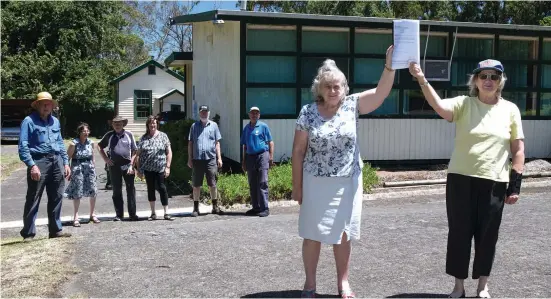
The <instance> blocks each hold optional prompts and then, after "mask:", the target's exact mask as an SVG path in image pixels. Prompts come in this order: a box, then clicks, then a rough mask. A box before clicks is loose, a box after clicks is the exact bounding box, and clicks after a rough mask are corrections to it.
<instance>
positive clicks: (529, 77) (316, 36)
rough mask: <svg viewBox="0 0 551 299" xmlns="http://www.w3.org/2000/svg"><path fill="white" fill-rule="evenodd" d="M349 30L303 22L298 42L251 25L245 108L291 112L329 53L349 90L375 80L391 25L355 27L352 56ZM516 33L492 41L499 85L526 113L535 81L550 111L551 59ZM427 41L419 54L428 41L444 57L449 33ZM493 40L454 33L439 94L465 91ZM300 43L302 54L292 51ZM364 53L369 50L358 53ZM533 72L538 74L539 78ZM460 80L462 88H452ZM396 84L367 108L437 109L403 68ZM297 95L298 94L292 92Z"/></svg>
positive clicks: (550, 52) (547, 45)
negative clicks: (501, 72) (502, 79)
mask: <svg viewBox="0 0 551 299" xmlns="http://www.w3.org/2000/svg"><path fill="white" fill-rule="evenodd" d="M349 35H350V33H349V30H348V28H333V29H332V30H328V31H315V29H313V28H308V27H303V28H302V36H301V41H302V42H301V43H300V45H298V42H297V32H296V27H295V26H277V29H273V28H271V27H264V28H260V29H259V28H257V27H254V26H253V27H251V28H248V29H247V37H246V47H247V51H249V52H248V53H247V56H246V66H245V70H244V71H245V72H246V82H245V87H246V105H247V107H250V106H260V107H262V108H261V109H262V111H263V115H270V114H271V115H296V113H298V111H297V104H298V103H300V106H303V105H304V104H307V103H310V102H312V95H311V92H310V89H309V86H310V85H311V83H312V80H313V78H314V77H315V75H316V73H317V69H318V68H319V67H320V66H321V64H322V62H323V60H324V59H326V58H331V59H333V60H335V62H336V64H337V66H338V67H339V68H340V69H341V70H342V71H343V73H344V74H345V76H346V77H347V79H348V81H349V84H350V85H351V86H352V87H355V88H356V89H355V90H351V93H353V92H359V91H362V90H365V89H368V88H372V87H374V86H376V84H377V83H378V81H379V78H380V76H381V72H382V70H383V68H384V63H385V60H384V54H385V53H386V49H387V47H388V45H390V44H391V43H392V35H391V34H390V33H389V31H386V32H384V31H381V30H371V31H369V32H367V31H365V30H356V32H355V40H354V43H353V45H352V46H353V47H354V54H351V55H349V54H350V51H349V47H350V41H349ZM514 38H515V37H506V36H499V40H498V41H497V42H498V43H499V44H498V47H497V49H498V52H499V55H498V57H497V58H498V59H502V60H503V59H505V60H503V63H504V67H505V71H506V74H507V77H508V81H507V83H506V87H505V91H507V90H508V89H509V90H510V91H507V92H504V94H503V96H504V98H506V99H508V100H511V101H513V102H515V103H517V105H518V106H519V109H520V110H521V112H522V113H523V115H527V116H528V115H529V116H532V115H536V110H537V109H538V107H537V96H538V93H536V92H534V90H535V88H536V87H537V86H538V83H539V85H540V87H541V88H543V90H542V92H541V93H540V113H539V115H541V116H551V64H545V63H544V64H540V63H538V62H537V61H535V59H538V40H537V38H534V39H521V40H515V39H514ZM426 42H427V38H426V36H424V35H422V36H421V56H423V55H425V46H426V49H427V50H426V57H430V58H431V59H438V58H441V59H449V55H450V53H451V52H452V50H451V49H450V48H451V45H450V43H449V41H448V34H447V33H446V34H438V33H431V35H430V38H429V42H428V44H427V43H426ZM495 42H496V41H495V39H494V37H493V35H486V36H484V35H463V36H461V35H458V37H457V42H456V44H455V47H454V50H453V56H454V58H453V60H452V65H451V70H450V81H449V82H433V86H434V87H435V88H436V89H438V93H439V94H440V96H441V97H442V98H449V97H453V96H456V95H459V94H466V93H467V92H466V87H465V85H466V84H467V80H468V77H469V74H470V73H471V72H472V70H473V69H474V68H475V67H476V64H477V62H478V61H479V60H481V59H484V58H494V55H493V54H494V51H495V50H496V47H495V45H494V43H495ZM299 46H300V52H301V53H302V54H300V55H299V54H297V53H296V52H297V49H299ZM542 48H543V51H542V55H541V56H542V57H541V58H542V59H543V60H548V61H549V60H551V41H547V40H546V41H545V42H544V44H543V45H542ZM262 52H266V53H262ZM277 52H280V53H277ZM364 54H365V55H367V56H363V57H362V56H360V57H358V56H357V55H364ZM509 59H510V60H509ZM512 60H521V61H518V62H515V61H512ZM538 73H540V74H541V78H540V81H539V82H538ZM360 86H361V89H359V87H360ZM462 87H463V88H464V89H465V91H458V90H457V89H463V88H462ZM297 88H298V89H299V90H297ZM393 88H394V89H393V90H392V92H391V93H390V95H389V96H388V98H387V99H386V100H385V102H384V104H383V105H382V106H381V107H379V109H377V110H376V111H374V112H373V113H372V115H378V116H385V115H388V116H394V115H434V111H433V110H432V108H431V107H430V106H429V105H428V104H427V103H426V101H425V99H424V98H423V96H422V94H421V92H420V89H419V87H418V84H417V83H416V82H415V81H414V80H413V78H412V77H411V75H410V74H409V72H408V70H399V71H397V72H396V76H395V81H394V86H393ZM546 89H549V90H546ZM297 91H298V93H297ZM299 95H300V99H297V96H299ZM297 101H298V103H297Z"/></svg>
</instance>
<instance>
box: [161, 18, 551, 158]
mask: <svg viewBox="0 0 551 299" xmlns="http://www.w3.org/2000/svg"><path fill="white" fill-rule="evenodd" d="M171 23H172V24H173V25H178V24H191V25H192V26H193V52H175V53H173V55H171V56H170V57H169V58H167V60H165V64H166V65H167V66H185V68H186V83H187V85H188V86H187V87H188V89H187V90H189V91H191V92H188V93H186V99H187V107H186V109H187V110H186V111H189V109H192V110H193V111H195V110H197V109H196V108H197V107H198V105H201V104H206V105H209V107H210V108H211V111H212V112H211V115H212V116H214V115H215V114H219V115H220V122H219V123H220V130H221V132H222V135H223V140H222V150H223V155H224V156H226V157H228V158H230V159H232V160H234V161H237V162H239V161H240V160H241V157H240V144H239V143H240V135H241V131H242V128H243V126H244V125H245V124H247V123H248V115H247V112H248V109H249V107H251V106H258V107H259V108H260V110H261V119H262V121H264V122H266V123H267V124H268V125H269V126H270V129H271V131H272V134H273V138H274V142H275V144H276V146H275V149H276V150H275V153H274V158H275V159H276V161H277V160H279V159H280V158H282V157H286V158H290V157H291V150H292V143H293V136H294V128H295V121H296V118H297V116H298V113H299V111H300V108H301V107H302V106H303V105H304V104H306V103H309V102H311V101H312V98H311V97H312V96H311V93H310V91H309V89H310V85H311V82H312V80H313V78H314V75H315V73H316V70H317V68H318V67H319V66H320V65H321V62H322V61H323V60H324V59H325V58H332V59H334V60H335V61H336V63H337V65H338V66H339V68H341V70H342V71H343V72H344V73H345V75H346V76H347V78H348V81H349V85H350V89H351V93H352V92H359V91H362V90H365V89H369V88H373V87H375V86H376V85H377V82H378V79H379V77H380V74H381V72H382V69H383V66H384V58H385V51H386V49H387V47H388V46H389V45H390V44H391V43H392V19H384V18H365V17H346V16H321V15H305V14H287V13H264V12H250V11H224V10H215V11H209V12H205V13H199V14H191V15H184V16H178V17H175V18H173V19H172V20H171ZM429 25H430V32H429ZM420 29H421V53H425V43H426V41H427V36H429V43H428V46H427V51H426V52H427V54H426V61H427V63H429V62H430V61H435V60H445V61H449V60H450V58H453V59H452V62H451V68H450V69H448V70H446V71H447V72H449V79H446V80H443V81H434V80H433V81H431V80H429V81H430V82H431V84H432V86H433V87H434V88H435V89H436V90H437V92H438V93H440V96H442V97H444V98H448V97H453V96H456V95H461V94H467V87H466V81H467V78H468V74H469V73H470V72H471V71H472V70H473V69H474V68H475V66H476V63H477V62H478V61H481V60H483V59H487V58H494V59H498V60H501V61H502V62H503V64H504V66H505V72H506V74H507V76H508V78H509V79H508V81H507V84H506V86H505V92H504V94H503V96H504V98H506V99H508V100H511V101H513V102H515V103H516V104H517V105H518V107H519V109H520V110H521V113H522V116H523V126H524V133H525V135H526V139H525V146H526V157H527V158H549V157H551V27H543V26H522V25H499V24H475V23H460V22H437V21H421V28H420ZM454 42H455V47H454ZM452 49H453V50H454V51H453V53H452ZM452 55H453V56H452ZM446 65H447V64H446ZM188 115H189V114H188ZM454 134H455V128H454V125H453V124H450V123H448V122H447V121H445V120H443V119H440V118H439V117H438V116H437V115H436V114H435V113H434V111H433V110H432V108H431V107H430V106H429V105H428V104H427V102H426V101H425V99H424V98H423V97H422V94H421V92H420V88H419V86H418V84H417V83H416V82H415V81H414V80H413V79H412V77H411V75H410V74H409V72H408V70H400V71H397V73H396V80H395V84H394V87H393V90H392V92H391V94H390V95H389V97H388V98H387V99H386V100H385V102H384V104H383V105H382V106H381V107H380V108H379V109H378V110H376V111H374V112H373V113H371V114H369V115H366V116H362V119H361V120H360V136H361V139H360V140H361V154H362V157H363V159H364V160H367V161H371V162H377V163H396V162H400V163H403V162H417V163H430V162H435V161H439V162H438V163H442V162H444V161H446V160H449V158H450V157H451V152H452V149H453V139H454Z"/></svg>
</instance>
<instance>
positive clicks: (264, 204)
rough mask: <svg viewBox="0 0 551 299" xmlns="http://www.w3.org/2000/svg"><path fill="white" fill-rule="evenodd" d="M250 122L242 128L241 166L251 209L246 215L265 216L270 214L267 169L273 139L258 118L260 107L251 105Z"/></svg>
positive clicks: (271, 160) (272, 149) (272, 152)
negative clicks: (246, 177) (244, 175)
mask: <svg viewBox="0 0 551 299" xmlns="http://www.w3.org/2000/svg"><path fill="white" fill-rule="evenodd" d="M249 119H250V122H249V124H247V125H246V126H245V127H244V128H243V133H242V134H241V146H242V147H243V159H242V167H243V171H245V172H247V175H248V178H249V191H250V195H251V205H252V207H253V208H252V209H250V210H249V211H247V213H246V214H247V215H251V216H260V217H266V216H268V215H270V208H269V206H268V170H269V168H270V166H272V165H273V163H274V162H273V161H274V141H273V140H272V134H271V133H270V128H269V127H268V125H267V124H265V123H264V122H261V121H260V120H259V119H260V109H259V108H258V107H256V106H255V107H251V109H250V110H249Z"/></svg>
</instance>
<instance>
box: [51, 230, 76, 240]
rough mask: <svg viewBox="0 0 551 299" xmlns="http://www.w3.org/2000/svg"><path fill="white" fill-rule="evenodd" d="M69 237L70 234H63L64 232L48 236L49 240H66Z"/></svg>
mask: <svg viewBox="0 0 551 299" xmlns="http://www.w3.org/2000/svg"><path fill="white" fill-rule="evenodd" d="M70 236H71V233H64V232H61V231H59V232H57V233H55V234H50V236H49V238H50V239H52V238H68V237H70Z"/></svg>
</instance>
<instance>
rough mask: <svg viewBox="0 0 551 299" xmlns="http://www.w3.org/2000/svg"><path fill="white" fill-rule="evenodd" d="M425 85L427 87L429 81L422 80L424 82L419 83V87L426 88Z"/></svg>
mask: <svg viewBox="0 0 551 299" xmlns="http://www.w3.org/2000/svg"><path fill="white" fill-rule="evenodd" d="M427 85H429V81H427V79H424V81H423V82H422V83H421V82H419V86H421V87H424V86H427Z"/></svg>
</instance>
